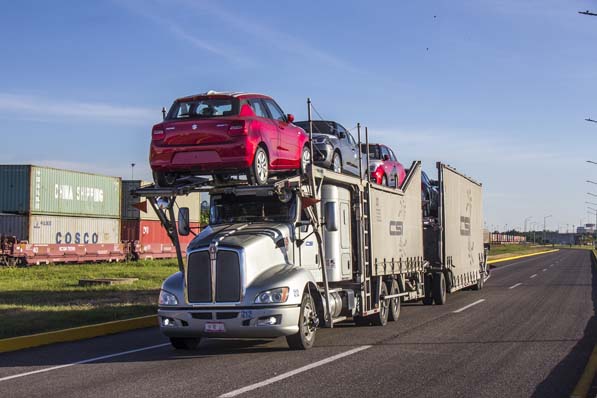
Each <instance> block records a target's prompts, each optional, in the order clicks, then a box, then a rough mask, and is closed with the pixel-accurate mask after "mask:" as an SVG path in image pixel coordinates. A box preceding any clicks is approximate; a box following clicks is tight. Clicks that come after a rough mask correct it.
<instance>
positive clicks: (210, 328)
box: [203, 322, 226, 333]
mask: <svg viewBox="0 0 597 398" xmlns="http://www.w3.org/2000/svg"><path fill="white" fill-rule="evenodd" d="M203 331H204V332H205V333H225V332H226V327H225V326H224V323H223V322H207V323H206V324H205V326H204V327H203Z"/></svg>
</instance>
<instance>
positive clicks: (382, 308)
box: [371, 282, 390, 326]
mask: <svg viewBox="0 0 597 398" xmlns="http://www.w3.org/2000/svg"><path fill="white" fill-rule="evenodd" d="M380 293H381V296H387V295H388V288H387V287H386V284H385V283H384V282H382V283H381V292H380ZM389 312H390V300H379V312H378V313H377V314H374V315H371V322H372V323H373V325H374V326H386V324H387V323H388V315H389Z"/></svg>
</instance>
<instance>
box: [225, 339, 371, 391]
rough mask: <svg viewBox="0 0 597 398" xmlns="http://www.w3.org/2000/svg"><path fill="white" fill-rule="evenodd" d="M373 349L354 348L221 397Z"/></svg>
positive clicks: (256, 387)
mask: <svg viewBox="0 0 597 398" xmlns="http://www.w3.org/2000/svg"><path fill="white" fill-rule="evenodd" d="M371 347H372V346H370V345H364V346H361V347H357V348H354V349H352V350H349V351H345V352H342V353H340V354H337V355H334V356H331V357H329V358H326V359H322V360H321V361H317V362H313V363H312V364H309V365H305V366H303V367H301V368H298V369H294V370H291V371H289V372H286V373H282V374H281V375H278V376H276V377H272V378H271V379H267V380H263V381H260V382H259V383H255V384H251V385H249V386H246V387H243V388H239V389H238V390H234V391H230V392H227V393H226V394H222V395H220V398H227V397H236V396H237V395H240V394H244V393H246V392H249V391H253V390H256V389H258V388H261V387H265V386H267V385H269V384H272V383H275V382H278V381H280V380H284V379H287V378H289V377H292V376H294V375H297V374H299V373H303V372H306V371H307V370H311V369H313V368H316V367H319V366H322V365H325V364H328V363H330V362H333V361H337V360H338V359H340V358H344V357H347V356H349V355H352V354H356V353H357V352H359V351H363V350H366V349H368V348H371Z"/></svg>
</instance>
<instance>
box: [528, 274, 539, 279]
mask: <svg viewBox="0 0 597 398" xmlns="http://www.w3.org/2000/svg"><path fill="white" fill-rule="evenodd" d="M536 276H537V274H533V275H531V276H529V278H531V279H533V278H534V277H536Z"/></svg>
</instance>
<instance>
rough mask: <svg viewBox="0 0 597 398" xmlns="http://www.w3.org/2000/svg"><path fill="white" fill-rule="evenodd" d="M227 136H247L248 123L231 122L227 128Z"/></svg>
mask: <svg viewBox="0 0 597 398" xmlns="http://www.w3.org/2000/svg"><path fill="white" fill-rule="evenodd" d="M228 134H229V135H248V134H249V123H248V122H245V121H244V120H242V121H240V122H233V123H232V124H231V125H230V127H229V128H228Z"/></svg>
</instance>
